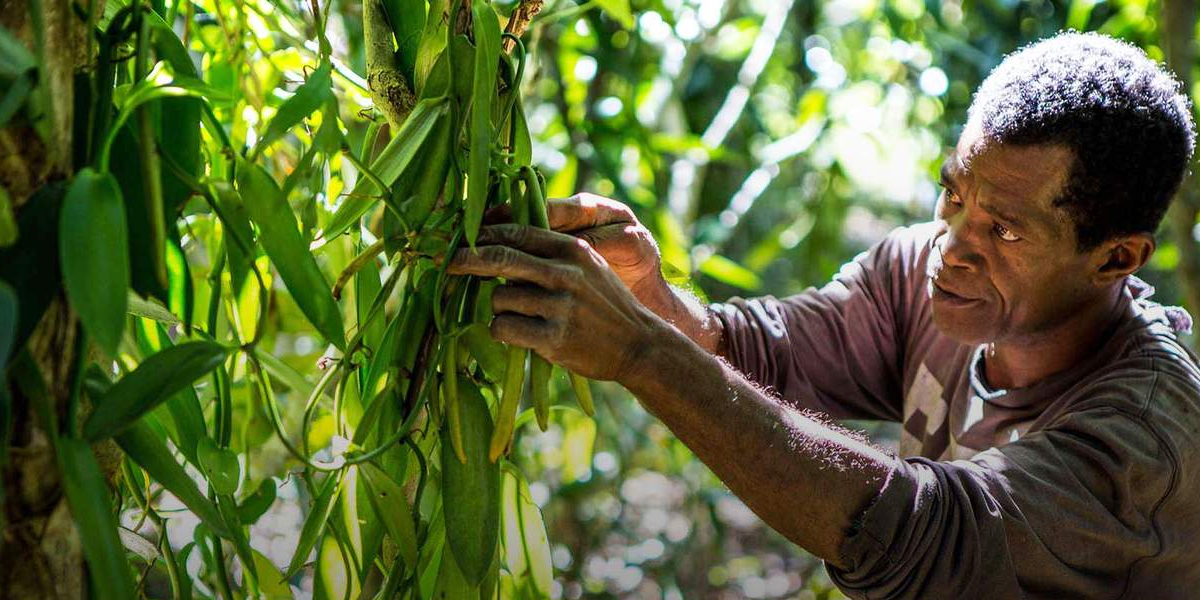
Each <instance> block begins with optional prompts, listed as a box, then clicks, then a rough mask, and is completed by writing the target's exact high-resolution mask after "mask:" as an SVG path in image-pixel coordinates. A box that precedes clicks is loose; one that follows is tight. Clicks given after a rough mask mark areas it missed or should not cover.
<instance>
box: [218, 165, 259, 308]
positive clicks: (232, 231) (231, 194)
mask: <svg viewBox="0 0 1200 600" xmlns="http://www.w3.org/2000/svg"><path fill="white" fill-rule="evenodd" d="M214 187H215V188H216V191H217V204H218V205H219V206H220V207H221V217H222V218H221V226H222V227H224V228H225V229H224V232H223V234H222V241H223V242H224V245H225V257H226V260H227V261H228V263H229V280H230V282H231V283H232V285H233V291H234V292H235V293H236V292H240V291H241V290H242V284H244V283H245V282H246V277H248V276H249V275H250V262H251V261H252V260H254V255H253V254H254V230H253V229H252V228H251V227H250V215H249V213H247V212H246V204H245V203H244V202H242V197H241V196H240V195H238V193H237V190H235V189H233V188H231V187H229V186H227V185H225V184H220V185H216V186H214Z"/></svg>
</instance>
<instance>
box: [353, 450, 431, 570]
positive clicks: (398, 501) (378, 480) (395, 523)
mask: <svg viewBox="0 0 1200 600" xmlns="http://www.w3.org/2000/svg"><path fill="white" fill-rule="evenodd" d="M358 472H359V473H360V474H362V475H363V478H362V479H361V480H360V481H362V482H364V483H366V484H367V493H368V497H369V498H370V499H371V508H372V509H374V511H375V514H376V515H378V516H379V518H380V519H382V520H383V525H384V527H385V528H386V529H387V534H388V536H389V537H391V538H392V542H393V543H395V544H396V548H397V550H399V551H400V556H401V557H403V558H404V564H405V565H406V567H405V568H406V570H409V569H414V568H416V565H417V531H416V529H415V527H414V525H413V515H412V508H411V507H410V506H409V505H408V500H407V499H406V498H405V496H404V492H403V491H402V490H401V489H400V486H399V485H398V484H397V483H396V482H395V481H394V480H393V479H392V478H391V477H390V476H388V474H387V473H385V472H384V471H383V470H382V469H380V468H379V467H376V466H375V465H373V464H371V463H369V462H368V463H363V464H361V465H359V469H358Z"/></svg>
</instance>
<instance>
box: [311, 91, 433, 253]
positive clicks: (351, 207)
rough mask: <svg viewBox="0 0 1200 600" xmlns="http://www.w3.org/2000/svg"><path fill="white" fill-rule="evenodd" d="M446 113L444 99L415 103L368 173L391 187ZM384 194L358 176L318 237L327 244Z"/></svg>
mask: <svg viewBox="0 0 1200 600" xmlns="http://www.w3.org/2000/svg"><path fill="white" fill-rule="evenodd" d="M448 111H449V104H448V103H447V102H446V99H445V98H431V99H427V100H422V101H420V102H418V103H417V105H416V106H414V107H413V111H412V112H411V113H409V115H408V118H407V119H405V120H404V124H403V125H402V126H401V127H400V131H398V132H396V135H394V136H393V137H392V140H391V141H390V142H388V145H387V146H386V147H385V148H384V149H383V152H380V153H379V158H376V159H375V161H374V162H372V163H371V166H370V169H371V172H372V173H373V174H374V175H375V176H376V177H378V178H379V180H380V181H382V182H383V183H384V184H386V185H389V186H390V185H393V184H394V183H395V182H396V180H397V179H399V178H400V175H401V173H402V172H404V171H405V170H406V169H407V168H409V167H410V165H416V164H418V163H419V162H420V161H418V160H414V157H418V156H420V150H421V148H422V146H423V145H424V142H425V138H426V137H427V136H428V135H429V132H430V131H432V130H433V128H434V125H435V124H436V123H437V122H438V121H439V120H440V119H444V118H445V117H446V115H447V113H448ZM383 193H384V190H380V189H379V186H378V185H376V183H375V182H374V181H372V180H371V178H369V177H366V176H363V175H362V174H360V176H359V178H358V181H357V182H356V183H355V184H354V189H353V190H351V192H350V195H348V196H346V198H345V199H344V200H343V201H342V203H341V205H339V206H338V208H337V211H336V212H334V213H333V216H332V217H330V219H329V223H328V224H326V226H325V228H324V229H323V230H322V231H321V233H320V235H319V236H318V237H320V238H321V239H324V240H325V241H326V242H328V241H329V240H331V239H333V238H335V237H337V236H339V235H341V234H342V233H343V232H345V231H346V230H347V229H349V228H350V227H351V226H352V225H354V224H355V223H357V222H358V219H359V217H361V216H362V215H363V213H365V212H367V209H369V208H371V207H372V206H374V205H375V202H376V201H378V200H379V199H380V198H381V197H382V195H383Z"/></svg>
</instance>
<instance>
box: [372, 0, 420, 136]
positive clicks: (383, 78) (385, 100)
mask: <svg viewBox="0 0 1200 600" xmlns="http://www.w3.org/2000/svg"><path fill="white" fill-rule="evenodd" d="M363 46H364V52H365V54H366V59H367V87H368V88H369V89H370V91H371V100H372V101H374V102H375V108H377V109H379V112H381V113H383V116H384V117H386V118H387V121H388V124H389V125H391V129H392V131H399V130H400V125H401V124H402V123H404V119H405V118H407V117H408V113H410V112H412V108H413V105H414V104H416V103H417V97H416V95H415V94H414V93H413V90H412V86H411V85H409V82H408V80H407V79H406V78H405V77H404V74H403V73H401V72H400V69H399V68H398V67H397V65H396V54H395V50H394V48H393V46H392V27H391V25H389V24H388V20H387V13H386V12H384V9H383V3H382V1H381V0H363Z"/></svg>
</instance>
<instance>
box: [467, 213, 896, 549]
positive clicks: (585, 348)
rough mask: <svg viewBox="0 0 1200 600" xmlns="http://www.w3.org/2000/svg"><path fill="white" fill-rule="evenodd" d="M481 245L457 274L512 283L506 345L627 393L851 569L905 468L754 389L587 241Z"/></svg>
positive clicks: (741, 491)
mask: <svg viewBox="0 0 1200 600" xmlns="http://www.w3.org/2000/svg"><path fill="white" fill-rule="evenodd" d="M479 240H480V241H479V244H478V248H477V250H476V251H471V250H467V249H464V250H460V251H459V252H458V253H457V254H456V255H455V257H454V260H453V262H452V264H451V266H450V271H451V272H452V273H456V274H472V275H480V276H486V277H504V278H506V279H507V281H508V283H507V284H506V285H503V286H499V287H497V288H496V290H495V291H494V293H493V297H492V298H493V300H492V301H493V308H494V311H495V314H496V317H495V319H494V320H493V322H492V324H491V331H492V334H493V336H494V337H496V338H497V339H499V340H500V341H503V342H507V343H512V344H516V345H519V346H524V347H527V348H531V349H533V350H534V351H536V352H537V353H538V354H540V355H542V356H543V357H545V358H546V359H548V360H550V361H552V362H555V363H558V364H561V365H563V366H565V367H566V368H569V369H571V370H572V371H575V372H577V373H580V374H582V375H584V376H587V377H590V378H593V379H603V380H613V381H617V382H619V383H621V384H622V385H624V386H625V387H627V388H628V389H629V390H630V391H632V392H633V393H634V394H635V395H636V396H637V397H638V399H639V400H640V401H641V402H642V404H643V405H644V406H645V407H646V408H647V410H649V411H650V412H651V413H652V414H654V415H655V416H656V417H658V418H659V419H661V420H662V421H663V422H664V423H665V424H666V425H667V426H668V427H669V428H670V429H671V430H672V431H673V432H674V433H675V434H676V435H677V436H678V437H679V438H680V440H682V441H683V442H684V443H685V444H686V445H687V446H688V447H689V448H691V449H692V451H693V452H695V453H696V455H697V456H698V457H699V458H700V459H701V460H702V461H704V462H705V464H707V465H708V466H709V468H711V469H712V470H713V472H714V473H716V475H717V476H718V477H720V478H721V479H722V480H723V481H724V482H725V483H726V485H728V486H729V488H730V490H732V491H733V492H734V493H735V494H737V495H738V496H739V497H740V498H741V499H742V500H743V501H744V502H746V504H747V505H748V506H749V507H750V508H751V509H752V510H754V511H755V512H756V513H757V514H758V515H759V516H760V517H761V518H762V519H763V520H764V521H765V522H766V523H767V524H769V525H771V526H772V527H773V528H775V529H776V530H777V531H779V532H780V533H782V534H783V535H785V536H786V537H788V538H789V539H791V540H792V541H794V542H795V543H797V544H799V545H800V546H802V547H804V548H806V549H807V550H809V551H810V552H812V553H813V554H815V555H817V556H819V557H821V558H823V559H825V560H827V561H829V562H830V563H831V564H833V565H834V566H842V557H840V556H839V555H838V549H839V547H840V545H841V542H842V541H843V539H844V538H845V537H846V535H847V534H848V533H849V532H850V529H851V526H852V523H853V520H854V519H855V518H856V517H857V516H858V515H859V514H861V513H862V512H863V510H864V509H865V508H866V507H867V505H868V504H870V502H871V500H872V499H874V498H875V497H876V496H877V495H878V493H879V491H880V489H881V488H882V487H883V484H884V481H885V479H886V478H887V476H888V474H889V473H890V472H891V470H892V467H893V460H894V459H892V458H890V457H888V456H887V455H886V454H884V453H883V452H880V451H878V450H876V449H874V448H872V447H871V446H870V445H868V444H866V443H864V442H862V441H860V440H858V439H856V438H854V437H852V436H850V435H848V434H846V433H844V432H842V431H840V430H837V429H834V428H831V427H828V426H826V425H824V424H822V423H820V422H818V421H816V420H814V419H812V418H809V417H808V416H806V415H805V414H803V413H801V412H799V411H796V410H794V409H791V408H788V407H787V406H785V405H784V404H782V403H781V402H779V401H778V400H777V399H775V398H773V397H771V396H769V395H767V394H765V393H763V392H762V391H761V390H759V389H758V388H756V387H755V386H753V385H752V384H750V383H749V382H747V381H746V380H745V379H744V378H743V377H742V376H740V375H739V374H738V373H737V372H736V371H735V370H734V369H732V368H730V367H729V366H728V365H727V364H725V363H724V362H723V361H721V360H720V359H719V358H717V357H715V356H713V355H712V354H710V353H709V352H707V351H706V350H705V349H704V348H702V347H701V346H700V345H698V343H697V342H696V341H694V340H693V339H692V338H691V337H689V336H688V335H685V334H684V333H683V332H682V331H681V329H680V328H678V327H676V326H675V325H672V324H671V323H669V322H667V321H666V320H664V319H663V318H661V317H659V316H658V315H657V314H655V312H654V311H652V310H650V309H648V308H647V307H646V306H645V305H643V304H642V303H641V302H639V301H638V299H637V298H635V297H634V295H633V293H631V291H630V287H628V286H627V284H626V283H624V282H623V281H622V279H621V278H619V277H618V276H617V275H616V274H615V273H614V272H613V269H611V268H610V267H609V265H608V262H607V261H606V260H605V258H603V257H602V256H601V255H600V254H599V253H598V252H597V251H596V250H595V249H594V248H593V247H592V245H591V243H589V242H588V241H587V240H583V239H580V238H576V237H572V236H570V235H564V234H561V233H556V232H551V231H544V230H538V229H534V228H529V227H522V226H517V225H496V226H491V227H485V228H484V229H483V230H482V231H481V232H480V236H479Z"/></svg>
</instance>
